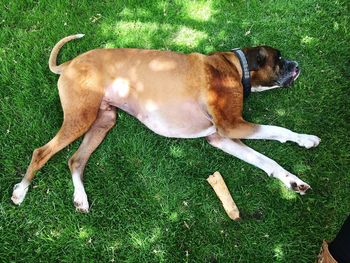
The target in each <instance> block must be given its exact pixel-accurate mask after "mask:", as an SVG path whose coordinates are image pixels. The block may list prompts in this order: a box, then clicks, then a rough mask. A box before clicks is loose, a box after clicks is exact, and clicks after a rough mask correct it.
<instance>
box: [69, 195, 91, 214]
mask: <svg viewBox="0 0 350 263" xmlns="http://www.w3.org/2000/svg"><path fill="white" fill-rule="evenodd" d="M73 203H74V206H75V209H76V211H78V212H81V213H89V202H88V199H87V195H86V193H85V191H76V192H74V200H73Z"/></svg>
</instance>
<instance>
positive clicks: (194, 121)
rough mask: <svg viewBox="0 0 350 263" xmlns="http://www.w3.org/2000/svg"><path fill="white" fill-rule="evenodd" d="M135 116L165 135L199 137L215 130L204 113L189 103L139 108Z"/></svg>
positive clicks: (151, 128) (150, 127) (156, 131)
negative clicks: (150, 108) (152, 108)
mask: <svg viewBox="0 0 350 263" xmlns="http://www.w3.org/2000/svg"><path fill="white" fill-rule="evenodd" d="M141 108H143V107H141ZM135 117H136V118H137V119H139V120H140V121H141V122H142V123H143V124H145V125H146V126H147V127H148V128H149V129H150V130H152V131H153V132H155V133H157V134H159V135H162V136H166V137H175V138H199V137H205V136H209V135H211V134H213V133H215V131H216V128H215V126H214V125H213V124H212V123H211V122H210V121H209V120H208V119H206V118H205V116H204V114H203V113H202V112H200V111H198V110H197V109H196V106H195V105H191V104H189V103H188V104H187V103H185V104H183V105H177V106H176V108H175V107H169V108H166V109H164V108H159V109H156V110H148V109H146V110H141V111H139V112H137V114H136V115H135Z"/></svg>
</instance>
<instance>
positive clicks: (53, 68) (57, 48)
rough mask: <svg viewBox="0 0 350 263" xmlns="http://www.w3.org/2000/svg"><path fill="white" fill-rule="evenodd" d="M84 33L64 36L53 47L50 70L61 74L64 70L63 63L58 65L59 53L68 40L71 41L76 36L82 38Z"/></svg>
mask: <svg viewBox="0 0 350 263" xmlns="http://www.w3.org/2000/svg"><path fill="white" fill-rule="evenodd" d="M83 36H84V34H77V35H71V36H68V37H65V38H62V39H61V40H60V41H58V42H57V44H56V45H55V46H54V47H53V49H52V51H51V54H50V58H49V68H50V70H51V71H52V72H53V73H55V74H61V72H62V69H63V68H62V64H61V65H59V66H57V64H56V63H57V55H58V52H59V51H60V49H61V47H62V46H63V45H64V44H66V43H67V42H68V41H71V40H73V39H76V38H82V37H83Z"/></svg>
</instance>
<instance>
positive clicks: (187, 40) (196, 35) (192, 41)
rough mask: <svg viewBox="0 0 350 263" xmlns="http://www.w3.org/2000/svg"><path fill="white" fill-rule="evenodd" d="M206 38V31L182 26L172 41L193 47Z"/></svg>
mask: <svg viewBox="0 0 350 263" xmlns="http://www.w3.org/2000/svg"><path fill="white" fill-rule="evenodd" d="M206 38H207V34H206V33H204V32H201V31H198V30H195V29H192V28H189V27H186V26H181V27H180V28H179V29H178V31H177V32H176V33H175V34H174V35H173V41H172V42H173V43H174V44H176V45H178V46H185V47H189V48H193V47H196V46H197V45H198V44H199V43H200V42H201V41H203V40H205V39H206Z"/></svg>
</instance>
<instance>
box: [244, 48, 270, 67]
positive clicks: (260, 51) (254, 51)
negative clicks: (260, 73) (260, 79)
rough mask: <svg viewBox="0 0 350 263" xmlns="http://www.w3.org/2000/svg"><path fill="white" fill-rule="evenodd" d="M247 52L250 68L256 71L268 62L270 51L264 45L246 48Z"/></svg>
mask: <svg viewBox="0 0 350 263" xmlns="http://www.w3.org/2000/svg"><path fill="white" fill-rule="evenodd" d="M245 54H246V57H247V60H248V65H249V70H253V71H256V70H258V69H259V68H262V67H263V66H264V65H265V64H266V60H267V56H268V53H267V50H266V48H264V47H255V48H250V49H245Z"/></svg>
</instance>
